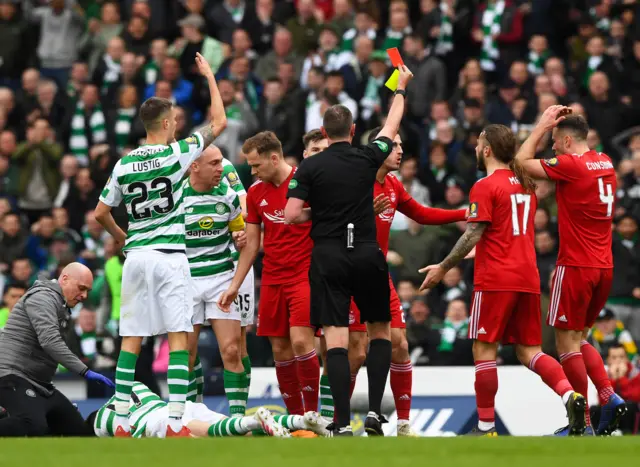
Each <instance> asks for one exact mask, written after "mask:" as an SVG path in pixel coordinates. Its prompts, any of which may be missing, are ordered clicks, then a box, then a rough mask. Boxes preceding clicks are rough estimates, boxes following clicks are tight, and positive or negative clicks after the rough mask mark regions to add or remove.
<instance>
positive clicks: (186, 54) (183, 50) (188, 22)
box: [168, 14, 231, 82]
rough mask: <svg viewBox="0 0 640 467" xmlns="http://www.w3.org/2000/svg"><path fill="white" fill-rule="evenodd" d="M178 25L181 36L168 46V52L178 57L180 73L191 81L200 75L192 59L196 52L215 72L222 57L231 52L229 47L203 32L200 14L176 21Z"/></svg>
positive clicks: (202, 21)
mask: <svg viewBox="0 0 640 467" xmlns="http://www.w3.org/2000/svg"><path fill="white" fill-rule="evenodd" d="M178 26H180V28H181V30H182V36H181V37H179V38H178V39H176V41H175V42H174V43H173V44H172V45H171V47H169V50H168V53H169V55H172V56H175V57H179V58H180V68H181V69H182V75H183V76H184V77H185V78H186V79H187V80H189V81H191V82H193V81H194V80H195V79H197V78H198V77H199V76H200V73H198V70H197V67H196V64H195V61H194V57H195V56H196V53H200V54H202V56H203V57H204V58H205V59H206V60H207V62H209V65H211V69H212V70H213V72H214V73H216V72H217V71H218V68H220V65H222V62H223V61H224V59H225V58H226V57H227V56H228V55H229V54H230V53H231V48H230V47H229V46H228V45H227V44H223V43H222V42H220V41H219V40H217V39H214V38H213V37H209V36H205V35H204V34H203V31H204V27H205V23H204V19H203V18H202V16H200V15H196V14H191V15H189V16H187V17H185V18H183V19H181V20H180V21H178Z"/></svg>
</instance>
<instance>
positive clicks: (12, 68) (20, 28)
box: [0, 0, 31, 86]
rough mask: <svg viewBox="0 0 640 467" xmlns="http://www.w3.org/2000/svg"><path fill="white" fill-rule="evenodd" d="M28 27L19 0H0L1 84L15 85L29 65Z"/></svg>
mask: <svg viewBox="0 0 640 467" xmlns="http://www.w3.org/2000/svg"><path fill="white" fill-rule="evenodd" d="M28 27H29V26H28V24H27V22H26V21H24V19H23V18H22V17H21V16H20V14H19V12H18V2H14V1H7V0H4V1H2V2H0V86H15V85H16V84H17V82H18V79H19V78H20V75H21V74H22V70H24V68H25V67H26V66H27V63H28V61H29V54H28V53H25V50H28V49H29V48H30V46H31V44H30V42H31V41H30V36H29V30H28Z"/></svg>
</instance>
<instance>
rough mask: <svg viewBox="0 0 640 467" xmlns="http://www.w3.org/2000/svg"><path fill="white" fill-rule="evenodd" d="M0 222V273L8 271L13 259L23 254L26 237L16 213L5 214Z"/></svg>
mask: <svg viewBox="0 0 640 467" xmlns="http://www.w3.org/2000/svg"><path fill="white" fill-rule="evenodd" d="M1 222H2V223H1V224H0V228H1V230H0V274H3V273H6V272H8V271H9V268H10V266H11V262H12V261H13V260H14V259H16V258H18V257H20V256H23V255H24V253H25V248H26V246H27V237H26V233H25V231H24V229H23V227H22V225H20V217H19V216H18V215H17V214H16V213H12V212H10V213H8V214H5V215H4V217H3V218H2V221H1Z"/></svg>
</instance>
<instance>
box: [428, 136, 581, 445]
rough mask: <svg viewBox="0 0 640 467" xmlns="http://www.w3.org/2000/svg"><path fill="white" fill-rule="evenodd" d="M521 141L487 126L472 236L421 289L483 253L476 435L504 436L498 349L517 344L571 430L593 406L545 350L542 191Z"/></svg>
mask: <svg viewBox="0 0 640 467" xmlns="http://www.w3.org/2000/svg"><path fill="white" fill-rule="evenodd" d="M515 151H516V138H515V136H514V134H513V132H512V131H511V130H510V129H509V128H507V127H505V126H503V125H489V126H487V127H486V128H485V129H484V130H483V131H482V133H481V134H480V137H479V138H478V145H477V146H476V158H477V159H478V168H479V169H480V170H482V171H485V170H486V172H487V176H486V177H485V178H483V179H481V180H479V181H478V182H476V184H475V185H474V186H473V188H472V189H471V193H470V194H469V201H470V203H471V204H470V206H469V218H468V220H467V230H466V231H465V232H464V234H463V235H462V237H460V239H459V240H458V242H457V243H456V245H455V246H454V247H453V250H452V251H451V253H449V255H448V256H447V257H446V258H445V259H444V260H443V261H442V262H441V263H440V264H437V265H432V266H427V267H426V268H424V269H422V270H421V271H427V272H428V274H427V277H426V278H425V280H424V283H423V284H422V287H421V289H425V288H431V287H434V286H435V285H436V284H437V283H438V282H440V281H441V280H442V278H443V277H444V275H445V273H446V272H447V271H448V270H449V269H451V268H452V267H453V266H455V265H457V264H458V263H459V262H460V261H462V259H464V257H465V256H466V255H467V254H468V253H469V252H470V251H471V250H472V248H473V247H474V246H476V245H477V246H476V257H475V258H476V259H475V271H474V293H473V304H472V307H471V317H470V320H469V321H470V324H469V337H470V338H472V339H474V343H473V359H474V362H475V366H476V380H475V391H476V404H477V408H478V420H479V421H478V426H477V427H476V428H474V430H473V431H472V433H471V434H473V435H479V436H497V432H496V429H495V396H496V393H497V391H498V372H497V368H496V358H497V355H498V345H499V344H500V343H501V342H502V343H503V344H515V345H516V355H517V357H518V360H520V362H521V363H522V364H523V365H525V366H527V367H528V368H529V369H530V370H531V371H533V372H535V373H537V374H538V375H539V376H540V377H541V378H542V380H543V381H544V382H545V384H547V386H549V387H550V388H551V389H553V390H554V391H555V392H556V393H557V394H558V395H559V396H561V397H562V401H563V402H564V404H565V406H566V408H567V412H568V415H569V427H568V431H569V432H571V434H576V435H581V434H582V433H583V432H584V429H585V420H584V412H585V409H586V400H585V398H584V397H583V396H581V395H580V394H578V393H576V392H574V391H573V389H572V387H571V384H570V383H569V381H568V380H567V377H566V376H565V374H564V372H563V371H562V367H561V366H560V364H559V363H558V362H557V361H556V360H554V359H553V358H551V357H549V356H548V355H546V354H544V353H543V352H542V350H541V347H540V344H541V341H542V328H541V323H540V275H539V273H538V268H537V266H536V253H535V248H534V227H533V213H535V211H536V208H537V204H538V202H537V199H536V195H535V192H534V189H535V185H534V183H533V181H532V179H531V178H530V177H528V176H527V175H526V174H525V172H524V170H523V169H522V167H521V166H520V165H519V164H518V163H517V161H516V160H515V158H514V155H515Z"/></svg>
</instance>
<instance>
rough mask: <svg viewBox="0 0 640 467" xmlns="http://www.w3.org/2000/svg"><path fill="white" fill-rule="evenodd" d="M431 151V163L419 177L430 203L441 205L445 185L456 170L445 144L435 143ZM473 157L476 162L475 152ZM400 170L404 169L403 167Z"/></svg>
mask: <svg viewBox="0 0 640 467" xmlns="http://www.w3.org/2000/svg"><path fill="white" fill-rule="evenodd" d="M430 149H431V152H430V153H429V161H428V163H427V165H426V166H425V167H423V170H422V171H421V172H420V173H419V177H420V181H421V182H423V183H424V186H425V187H426V189H427V191H428V196H429V199H430V201H431V202H432V203H433V204H439V203H441V202H443V201H444V191H445V186H446V185H445V183H446V180H447V178H448V177H449V176H450V175H452V174H453V173H454V168H453V165H451V163H449V162H448V161H447V152H446V147H445V145H444V144H442V143H439V142H433V143H431V148H430ZM473 155H474V160H475V151H474V153H473ZM407 162H408V164H409V166H411V165H412V164H417V162H411V161H407ZM403 165H404V162H403ZM474 167H475V166H474ZM400 168H401V169H402V165H401V166H400ZM407 170H408V169H407Z"/></svg>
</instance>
